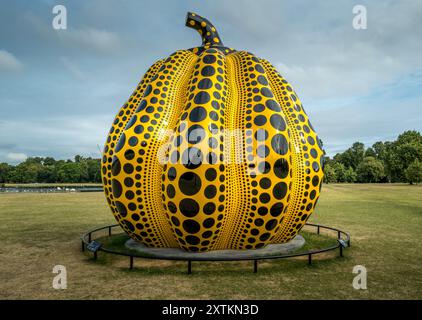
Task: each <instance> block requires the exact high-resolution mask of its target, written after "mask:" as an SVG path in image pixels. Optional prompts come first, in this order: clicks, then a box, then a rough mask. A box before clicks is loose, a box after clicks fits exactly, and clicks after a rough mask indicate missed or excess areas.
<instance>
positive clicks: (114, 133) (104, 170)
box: [101, 60, 164, 231]
mask: <svg viewBox="0 0 422 320" xmlns="http://www.w3.org/2000/svg"><path fill="white" fill-rule="evenodd" d="M163 62H164V60H158V61H157V62H155V63H154V64H153V65H152V66H151V67H150V68H149V69H148V70H147V72H146V73H145V74H144V76H143V77H142V79H141V80H140V82H139V83H138V85H137V87H136V88H135V90H134V91H133V92H132V94H131V96H130V97H129V99H128V100H127V101H126V103H125V104H124V105H123V106H122V107H121V108H120V109H119V112H118V113H117V115H116V116H115V118H114V120H113V125H112V126H111V129H110V130H109V133H108V135H107V138H106V142H105V144H104V148H103V157H102V161H101V177H102V182H103V189H104V195H105V197H106V199H107V202H108V204H109V206H110V209H111V212H112V213H113V215H114V217H115V218H116V220H117V222H118V223H120V221H121V216H120V214H119V212H118V210H117V208H116V205H115V203H114V199H113V194H112V190H111V163H112V159H113V155H114V147H115V145H116V143H117V141H118V140H119V138H120V135H121V134H122V132H123V129H124V127H125V126H126V124H127V123H128V122H129V120H130V118H131V117H132V115H133V113H134V112H135V110H136V108H137V107H138V105H139V103H140V101H141V98H142V95H143V92H144V90H145V88H146V87H147V85H148V83H149V82H150V80H151V78H153V76H154V75H155V74H156V73H157V71H158V69H159V68H160V67H161V65H162V64H163ZM122 227H123V229H125V230H126V229H127V227H126V225H123V226H122ZM126 231H129V230H126Z"/></svg>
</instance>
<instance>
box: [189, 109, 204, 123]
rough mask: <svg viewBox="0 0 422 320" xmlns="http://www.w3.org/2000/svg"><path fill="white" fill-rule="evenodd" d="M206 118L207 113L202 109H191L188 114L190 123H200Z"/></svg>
mask: <svg viewBox="0 0 422 320" xmlns="http://www.w3.org/2000/svg"><path fill="white" fill-rule="evenodd" d="M206 116H207V111H206V110H205V109H204V108H203V107H196V108H193V109H192V110H191V112H190V114H189V120H190V121H192V122H200V121H202V120H204V119H205V117H206Z"/></svg>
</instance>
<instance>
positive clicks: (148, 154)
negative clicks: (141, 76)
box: [112, 50, 196, 247]
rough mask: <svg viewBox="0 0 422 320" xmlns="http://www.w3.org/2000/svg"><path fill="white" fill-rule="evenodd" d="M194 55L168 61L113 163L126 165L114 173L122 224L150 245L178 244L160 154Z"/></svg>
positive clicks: (183, 53)
mask: <svg viewBox="0 0 422 320" xmlns="http://www.w3.org/2000/svg"><path fill="white" fill-rule="evenodd" d="M195 60H196V56H195V55H194V54H192V53H191V52H190V51H187V50H180V51H177V52H175V53H174V54H172V55H171V56H170V57H169V58H167V59H166V60H165V62H164V64H163V65H162V66H161V68H160V69H159V71H158V73H157V74H156V75H155V76H154V77H153V79H152V80H151V82H150V83H149V84H148V86H147V88H146V89H145V92H144V96H143V98H142V101H141V103H140V104H139V107H138V108H137V110H136V111H135V113H134V115H133V119H132V121H131V123H130V126H127V127H126V129H125V130H124V133H123V134H122V136H121V138H120V139H119V142H118V144H117V146H116V153H115V159H113V163H115V162H116V163H117V162H119V163H120V165H119V166H120V167H121V168H122V169H121V170H119V171H117V172H113V182H114V185H113V188H112V189H113V195H114V196H115V198H116V201H118V203H117V202H116V205H117V208H118V210H119V212H120V213H121V214H122V215H125V218H124V220H123V223H124V224H126V226H127V227H128V228H129V229H130V231H131V232H130V235H131V236H132V237H133V238H134V239H137V240H140V241H142V242H143V243H144V244H146V245H147V246H153V247H168V246H177V244H176V242H175V241H174V238H173V236H172V232H171V228H170V225H169V224H168V222H167V219H166V216H165V211H164V208H163V206H162V200H161V183H160V178H161V175H162V167H161V166H160V164H159V159H158V158H157V154H158V151H159V150H160V148H161V147H162V146H163V145H164V144H165V142H166V141H167V139H168V136H167V134H168V132H166V130H167V129H171V128H169V123H171V122H172V121H173V122H174V121H175V119H176V118H177V116H178V113H179V110H180V108H181V106H182V104H183V102H184V94H185V92H186V85H187V80H188V76H187V75H188V74H189V73H190V72H191V68H192V67H193V63H194V61H195ZM128 154H130V155H131V156H130V157H128V156H127V155H128Z"/></svg>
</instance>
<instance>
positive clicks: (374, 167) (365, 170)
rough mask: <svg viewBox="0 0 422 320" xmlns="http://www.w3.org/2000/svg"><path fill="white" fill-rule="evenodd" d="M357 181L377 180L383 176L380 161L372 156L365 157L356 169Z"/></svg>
mask: <svg viewBox="0 0 422 320" xmlns="http://www.w3.org/2000/svg"><path fill="white" fill-rule="evenodd" d="M356 174H357V178H358V181H359V182H379V181H380V180H381V179H382V177H383V176H384V166H383V164H382V162H381V161H380V160H378V159H375V158H374V157H366V158H364V159H363V161H362V162H361V163H360V164H359V166H358V168H357V170H356Z"/></svg>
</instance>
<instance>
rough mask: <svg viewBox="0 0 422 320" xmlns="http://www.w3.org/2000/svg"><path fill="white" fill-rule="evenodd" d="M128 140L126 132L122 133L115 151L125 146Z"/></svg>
mask: <svg viewBox="0 0 422 320" xmlns="http://www.w3.org/2000/svg"><path fill="white" fill-rule="evenodd" d="M125 142H126V135H125V134H124V133H122V135H121V136H120V139H119V142H117V144H116V148H115V149H114V153H117V152H119V151H120V150H121V149H122V148H123V146H124V145H125Z"/></svg>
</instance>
